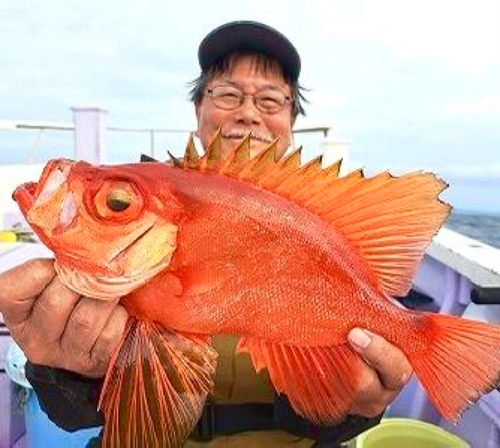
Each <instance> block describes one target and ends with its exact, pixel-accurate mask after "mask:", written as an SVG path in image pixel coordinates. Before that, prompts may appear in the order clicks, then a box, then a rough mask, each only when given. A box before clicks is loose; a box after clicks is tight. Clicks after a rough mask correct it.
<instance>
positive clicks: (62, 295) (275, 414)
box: [0, 22, 411, 446]
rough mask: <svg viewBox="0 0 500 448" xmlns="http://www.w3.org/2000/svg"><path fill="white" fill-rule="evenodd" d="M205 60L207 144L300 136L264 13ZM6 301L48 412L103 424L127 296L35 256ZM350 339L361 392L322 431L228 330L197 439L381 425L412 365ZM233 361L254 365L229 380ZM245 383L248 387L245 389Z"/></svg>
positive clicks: (201, 116)
mask: <svg viewBox="0 0 500 448" xmlns="http://www.w3.org/2000/svg"><path fill="white" fill-rule="evenodd" d="M199 62H200V66H201V70H202V72H201V76H200V77H199V78H198V79H197V80H196V81H195V82H194V83H193V89H192V92H191V94H192V99H193V102H194V104H195V111H196V117H197V120H198V129H197V135H198V137H199V139H200V140H201V143H202V145H203V146H204V147H206V146H207V145H208V143H209V142H210V141H211V140H212V138H213V136H214V134H215V133H216V131H217V130H218V129H220V130H221V147H222V151H224V152H225V153H227V152H229V151H230V150H231V149H232V148H234V147H235V145H238V144H239V143H240V142H241V140H242V138H243V137H244V136H245V135H247V134H248V133H249V132H250V133H251V141H250V148H251V151H252V153H253V154H256V153H258V152H259V151H260V150H261V149H262V148H264V147H266V146H267V145H268V144H269V143H270V142H272V141H274V140H275V139H277V138H278V139H279V141H278V148H279V153H280V154H281V155H282V154H284V153H285V151H286V150H287V148H288V147H289V146H291V145H293V137H292V127H293V125H294V122H295V119H296V117H297V115H298V114H299V113H303V108H302V105H301V100H302V99H303V98H302V95H301V93H300V87H299V82H298V79H299V73H300V57H299V55H298V53H297V51H296V49H295V48H294V47H293V45H292V44H291V43H290V42H289V41H288V39H287V38H286V37H284V36H283V35H281V34H280V33H278V32H277V31H276V30H274V29H272V28H269V27H267V26H265V25H262V24H259V23H255V22H233V23H229V24H226V25H223V26H221V27H219V28H217V29H216V30H214V31H212V32H211V33H210V34H209V35H208V36H207V37H206V38H205V39H204V40H203V42H202V43H201V45H200V48H199ZM0 310H1V312H2V313H3V314H4V317H5V320H6V323H7V325H8V326H9V328H10V331H11V333H12V335H13V337H14V338H15V339H16V341H17V342H18V343H19V345H20V346H21V348H22V349H23V350H24V352H25V353H26V355H27V357H28V359H29V360H30V363H28V365H27V373H28V377H29V379H30V381H31V382H32V383H33V385H34V387H35V390H36V391H37V393H38V396H39V398H40V401H41V404H42V407H43V408H44V410H46V412H47V413H48V414H49V416H50V417H51V418H52V419H53V420H55V421H56V423H58V424H59V425H60V426H62V427H64V428H67V429H77V428H81V427H86V426H92V425H95V424H97V423H99V422H102V416H100V415H99V414H97V412H96V411H95V408H96V402H97V398H98V394H99V390H100V386H101V385H102V376H103V375H104V374H105V371H106V368H107V365H108V363H109V360H110V356H111V354H112V352H113V351H114V349H115V348H116V347H117V346H118V343H119V339H120V336H121V335H122V333H123V331H124V328H125V323H126V321H127V318H128V313H127V311H126V310H125V309H124V308H123V307H122V306H121V305H120V304H119V303H118V301H116V302H114V303H110V302H108V301H100V300H95V299H92V298H89V297H81V296H79V295H78V294H77V293H75V292H73V291H71V290H69V289H68V288H66V287H65V286H64V285H63V284H62V283H61V281H60V280H59V278H58V277H57V275H56V274H55V272H54V268H53V263H52V261H50V260H34V261H30V262H28V263H25V264H24V265H21V266H19V267H17V268H15V269H13V270H11V271H9V272H7V273H5V274H3V275H2V276H0ZM349 341H350V343H351V345H352V346H353V348H354V349H355V350H356V351H357V352H358V353H360V354H361V356H362V357H363V358H364V359H365V361H366V363H365V364H364V367H363V370H362V374H361V378H360V386H359V389H358V391H357V394H356V396H355V399H354V401H353V403H352V406H351V408H350V410H349V415H347V416H346V418H345V420H343V421H342V422H339V424H338V425H337V426H336V427H333V428H319V427H315V426H314V425H312V424H310V423H309V422H307V421H305V420H304V419H301V418H300V417H298V416H297V415H296V414H295V413H294V412H293V411H292V409H291V408H290V406H289V404H288V402H287V401H286V398H285V397H274V395H272V392H271V399H269V393H268V392H269V389H266V388H268V383H267V382H266V381H267V380H266V379H265V378H264V379H262V377H260V378H257V375H256V374H254V373H248V372H249V371H248V369H247V370H245V367H242V364H241V363H244V362H245V361H244V359H245V356H243V355H242V356H238V357H236V358H234V357H233V355H232V352H233V348H234V343H235V341H234V339H233V340H231V339H230V338H229V339H224V338H219V339H218V340H217V341H216V347H217V349H218V351H219V352H220V353H221V356H220V362H219V366H218V376H217V379H216V391H215V403H216V404H214V405H210V406H209V407H207V408H206V409H207V411H206V412H204V415H203V416H202V419H201V420H200V424H199V425H198V426H199V427H198V428H197V431H195V432H196V433H197V435H198V436H199V437H198V438H200V436H201V438H204V439H212V442H210V441H208V442H203V443H212V445H211V446H216V444H217V441H218V440H222V439H221V438H224V441H225V442H224V443H226V445H224V446H231V445H228V444H229V443H234V446H286V445H287V444H288V443H296V441H297V435H298V436H300V437H302V438H303V442H304V445H297V444H295V445H294V446H311V445H312V444H313V443H314V440H318V441H320V442H325V443H326V442H328V443H331V444H336V443H339V442H340V441H343V440H347V439H349V438H351V437H352V436H354V435H356V434H357V433H359V432H361V431H363V430H365V429H367V428H369V427H370V426H373V425H374V424H376V423H377V422H378V421H379V419H380V416H381V413H382V412H383V411H384V409H385V407H386V406H387V405H388V404H389V403H390V402H391V401H392V400H393V399H394V398H395V396H396V395H397V393H398V392H399V391H400V390H401V388H402V387H403V386H404V384H405V383H406V382H407V380H408V379H409V377H410V375H411V367H410V365H409V363H408V361H407V359H406V358H405V356H404V355H403V354H402V352H401V351H400V350H399V349H398V348H396V347H394V346H392V345H390V344H389V343H388V342H386V341H385V340H383V339H382V338H381V337H379V336H377V335H375V334H372V333H369V332H367V331H364V330H362V329H354V330H352V331H351V332H350V334H349ZM228 366H232V367H231V368H229V367H228ZM232 370H234V371H241V372H246V373H242V374H241V375H240V376H237V377H231V378H229V376H230V374H229V373H228V374H226V373H227V372H228V371H232ZM71 372H73V373H71ZM221 372H222V373H221ZM224 372H226V373H224ZM228 375H229V376H228ZM228 378H229V379H228ZM228 383H231V384H228ZM221 390H222V391H224V390H225V391H226V392H222V393H221ZM235 390H242V391H244V392H243V393H242V394H240V396H239V397H237V396H236V395H238V393H236V392H235ZM227 391H230V392H227ZM243 395H244V397H243ZM217 397H218V398H217ZM220 397H222V399H220ZM270 402H274V403H271V404H270ZM228 409H229V412H228ZM269 411H270V412H269ZM266 416H267V417H266ZM214 419H215V420H214ZM207 427H208V429H207ZM283 430H284V431H288V432H289V433H292V434H294V435H293V436H290V434H287V433H286V432H283ZM233 434H234V435H233ZM249 437H250V438H249ZM252 437H254V438H252ZM245 440H246V442H245ZM189 443H192V444H193V445H191V446H198V445H197V443H199V444H201V442H188V445H187V446H190V445H189ZM244 443H247V444H246V445H244ZM330 446H331V445H330Z"/></svg>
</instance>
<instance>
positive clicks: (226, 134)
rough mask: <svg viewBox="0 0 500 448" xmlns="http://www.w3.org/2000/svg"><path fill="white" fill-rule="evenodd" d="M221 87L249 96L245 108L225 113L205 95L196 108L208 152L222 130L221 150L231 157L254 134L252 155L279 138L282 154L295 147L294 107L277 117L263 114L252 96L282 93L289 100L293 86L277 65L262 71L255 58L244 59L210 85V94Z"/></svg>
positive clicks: (246, 98) (287, 108)
mask: <svg viewBox="0 0 500 448" xmlns="http://www.w3.org/2000/svg"><path fill="white" fill-rule="evenodd" d="M218 86H233V87H237V88H238V89H240V90H241V91H242V92H243V93H244V94H245V95H246V96H245V98H244V101H243V104H242V105H241V106H240V107H238V108H237V109H235V110H222V109H220V108H218V107H217V106H215V104H214V102H213V100H212V98H211V97H210V96H209V95H207V94H205V95H204V96H203V98H202V100H201V102H200V103H199V104H198V106H197V107H196V117H197V119H198V132H197V134H198V137H199V138H200V140H201V143H202V145H203V147H204V148H207V147H208V145H209V144H210V142H211V141H212V139H213V138H214V135H215V134H216V132H217V130H218V129H219V128H220V129H221V137H222V139H221V149H222V152H223V154H224V155H225V154H228V153H229V152H230V151H231V150H232V149H234V148H235V147H236V146H237V145H238V144H239V143H241V141H242V139H243V137H245V136H246V135H247V134H248V133H251V135H252V138H251V141H250V150H251V152H252V155H256V154H258V153H259V152H260V151H261V150H262V149H264V148H266V147H268V146H269V144H270V143H271V142H272V141H274V140H275V139H276V138H278V139H279V141H278V154H279V155H280V156H281V155H283V154H284V152H285V151H286V149H287V148H288V146H290V145H291V144H292V126H293V120H292V112H291V104H290V102H288V103H287V104H286V105H285V107H284V108H283V109H282V110H280V111H279V112H276V113H274V114H269V113H263V112H261V111H259V110H258V109H257V107H256V106H255V104H254V100H253V98H252V96H251V95H253V94H255V93H256V92H259V91H261V90H262V89H271V90H273V89H278V90H280V91H282V92H283V93H284V94H285V95H286V96H290V95H291V91H290V86H289V85H288V84H287V83H286V82H285V79H284V77H283V74H282V72H281V70H280V68H279V66H278V65H277V64H276V65H275V66H272V67H267V69H266V70H264V69H261V68H260V67H259V66H258V64H257V63H256V60H255V57H252V56H251V55H241V56H239V57H238V58H237V59H236V60H234V61H233V63H232V64H231V66H230V70H228V71H227V72H226V73H222V74H220V75H217V76H215V77H214V78H213V79H212V80H211V81H210V82H209V83H208V85H207V90H210V89H213V88H214V87H218Z"/></svg>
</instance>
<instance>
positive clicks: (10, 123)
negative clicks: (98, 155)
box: [0, 120, 331, 164]
mask: <svg viewBox="0 0 500 448" xmlns="http://www.w3.org/2000/svg"><path fill="white" fill-rule="evenodd" d="M96 128H97V126H94V127H93V129H92V130H95V129H96ZM87 129H88V128H87ZM330 130H331V126H329V125H312V126H302V127H298V128H296V129H294V130H293V133H294V134H295V135H303V134H320V135H321V136H322V137H323V138H324V139H326V138H327V137H328V135H329V132H330ZM0 131H3V132H8V131H24V132H33V133H34V134H35V137H34V141H33V143H32V145H31V149H30V150H29V152H28V155H27V157H26V160H25V161H24V163H26V164H33V163H35V160H36V156H37V154H39V152H40V148H41V146H42V140H43V137H44V135H46V134H47V133H48V132H50V131H56V132H68V131H69V132H72V133H77V132H78V124H75V123H64V122H49V121H31V120H30V121H14V120H0ZM105 132H111V133H120V134H127V133H132V134H141V135H144V136H145V138H146V139H147V141H148V145H147V146H148V151H144V152H147V153H148V155H150V156H151V157H155V152H156V149H157V141H158V136H159V135H163V134H170V135H175V134H184V135H189V134H190V133H192V132H193V129H187V128H184V129H182V128H162V127H147V126H146V127H127V126H106V127H105ZM76 139H77V136H76V135H75V140H76ZM75 153H76V151H75Z"/></svg>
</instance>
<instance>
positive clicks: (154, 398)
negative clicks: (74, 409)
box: [99, 319, 217, 448]
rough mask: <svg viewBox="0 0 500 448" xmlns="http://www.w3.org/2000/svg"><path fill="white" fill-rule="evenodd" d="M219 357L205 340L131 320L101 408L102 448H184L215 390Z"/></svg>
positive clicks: (108, 375)
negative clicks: (102, 423) (102, 416)
mask: <svg viewBox="0 0 500 448" xmlns="http://www.w3.org/2000/svg"><path fill="white" fill-rule="evenodd" d="M216 357H217V354H216V352H215V351H214V350H213V349H212V348H211V347H210V346H209V345H208V344H207V342H206V340H203V339H202V338H198V337H196V336H191V335H181V334H178V333H175V332H172V331H170V330H167V329H165V328H164V327H162V326H161V325H159V324H156V323H153V322H142V321H138V320H136V319H131V320H130V321H129V323H128V325H127V329H126V332H125V336H124V339H123V341H122V344H121V346H120V348H119V350H118V351H117V353H116V354H115V356H114V357H113V359H112V361H111V364H110V367H109V369H108V372H107V375H106V380H105V383H104V387H103V391H102V394H101V399H100V403H99V408H100V409H102V410H103V411H104V414H105V417H106V423H105V429H104V440H103V447H104V448H112V447H113V448H114V447H120V448H132V447H134V448H135V447H137V448H138V447H148V448H164V447H178V446H180V445H181V444H182V442H183V441H184V440H185V439H186V438H187V437H188V436H189V434H190V433H191V431H192V429H193V427H194V426H195V424H196V422H197V421H198V419H199V417H200V415H201V412H202V409H203V405H204V402H205V399H206V397H207V394H208V393H209V392H210V391H211V390H212V388H213V379H214V375H215V365H216Z"/></svg>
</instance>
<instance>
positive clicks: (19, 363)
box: [5, 343, 101, 448]
mask: <svg viewBox="0 0 500 448" xmlns="http://www.w3.org/2000/svg"><path fill="white" fill-rule="evenodd" d="M6 361H7V362H6V365H5V367H6V372H7V375H8V376H9V378H10V379H11V380H12V381H13V382H14V383H16V384H18V385H19V386H20V387H22V388H23V390H24V392H25V394H26V404H25V406H24V424H25V427H26V438H27V441H28V446H29V448H48V447H50V448H85V447H86V446H87V444H88V442H89V441H90V440H91V439H92V438H93V437H96V436H98V435H99V433H100V432H101V428H100V427H97V428H90V429H82V430H79V431H75V432H68V431H65V430H63V429H61V428H59V427H58V426H57V425H55V424H54V423H52V422H51V421H50V420H49V418H48V417H47V414H45V412H43V411H42V409H41V408H40V404H39V403H38V399H37V397H36V394H35V393H34V392H33V389H32V388H31V386H30V384H29V383H28V381H27V380H26V377H25V375H24V364H25V363H26V357H25V356H24V353H23V352H22V351H21V349H20V348H19V347H18V346H17V345H16V344H15V343H12V345H11V346H10V347H9V351H8V353H7V360H6Z"/></svg>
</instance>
